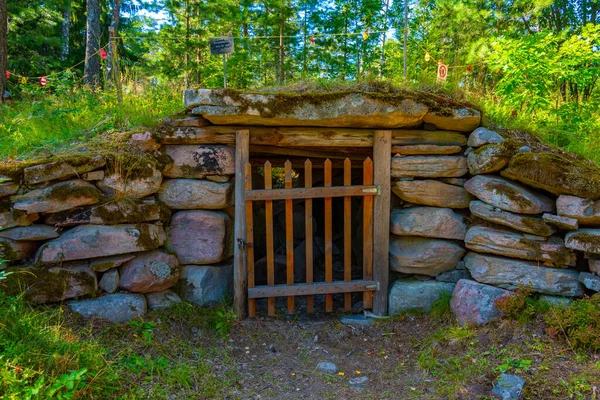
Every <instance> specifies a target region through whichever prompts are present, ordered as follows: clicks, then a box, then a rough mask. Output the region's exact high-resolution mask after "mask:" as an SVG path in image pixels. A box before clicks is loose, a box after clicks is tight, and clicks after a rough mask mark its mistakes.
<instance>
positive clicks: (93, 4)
mask: <svg viewBox="0 0 600 400" xmlns="http://www.w3.org/2000/svg"><path fill="white" fill-rule="evenodd" d="M100 13H101V9H100V2H99V0H87V24H86V41H85V66H84V68H83V84H84V85H89V86H90V87H91V88H92V89H95V88H96V87H98V85H99V84H100V54H98V51H99V50H100Z"/></svg>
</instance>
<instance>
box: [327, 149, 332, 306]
mask: <svg viewBox="0 0 600 400" xmlns="http://www.w3.org/2000/svg"><path fill="white" fill-rule="evenodd" d="M328 186H331V161H330V160H329V159H327V160H325V187H328ZM331 211H332V210H331V197H325V282H333V235H332V215H331V214H332V213H331ZM325 311H326V312H332V311H333V295H331V294H326V295H325Z"/></svg>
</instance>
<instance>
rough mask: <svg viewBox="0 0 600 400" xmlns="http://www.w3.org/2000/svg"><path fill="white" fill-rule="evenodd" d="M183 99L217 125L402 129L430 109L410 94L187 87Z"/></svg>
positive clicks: (196, 112) (410, 125)
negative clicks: (288, 91)
mask: <svg viewBox="0 0 600 400" xmlns="http://www.w3.org/2000/svg"><path fill="white" fill-rule="evenodd" d="M184 102H185V106H186V108H188V109H189V110H192V113H193V114H197V115H202V116H203V117H204V118H206V119H207V120H209V121H210V122H212V123H213V124H216V125H262V126H324V127H349V126H350V127H355V128H403V127H416V126H418V125H419V124H420V123H421V121H422V119H423V117H424V116H425V114H426V113H427V111H428V107H427V106H426V105H424V104H422V103H420V102H419V101H418V100H415V99H413V98H412V97H411V96H410V95H408V94H396V95H394V94H390V95H387V96H380V95H370V94H368V93H351V92H346V93H336V94H331V93H311V94H306V93H297V94H296V93H294V94H289V95H284V94H258V93H232V92H231V91H228V92H226V91H222V90H210V89H188V90H186V91H185V92H184ZM441 129H443V128H441Z"/></svg>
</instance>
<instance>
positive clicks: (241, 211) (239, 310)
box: [233, 129, 250, 319]
mask: <svg viewBox="0 0 600 400" xmlns="http://www.w3.org/2000/svg"><path fill="white" fill-rule="evenodd" d="M235 135H236V140H235V165H236V169H235V222H234V253H233V258H234V261H233V265H234V267H233V309H234V312H235V314H236V316H237V317H238V318H240V319H243V318H246V315H247V311H248V309H247V307H246V305H247V301H246V299H247V296H248V270H247V268H246V249H245V244H246V207H245V203H246V199H245V193H246V190H245V188H244V165H246V163H248V156H249V150H250V145H249V143H250V132H249V131H248V130H247V129H246V130H240V131H237V132H236V134H235Z"/></svg>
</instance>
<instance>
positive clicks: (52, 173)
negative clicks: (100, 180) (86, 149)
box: [23, 156, 106, 186]
mask: <svg viewBox="0 0 600 400" xmlns="http://www.w3.org/2000/svg"><path fill="white" fill-rule="evenodd" d="M105 165H106V159H105V158H104V157H102V156H96V157H90V158H88V159H83V160H78V161H77V162H73V161H62V160H61V161H54V162H51V163H46V164H38V165H34V166H31V167H27V168H25V169H24V170H23V178H24V181H25V183H26V184H27V185H29V186H32V185H36V184H38V183H42V182H48V181H54V180H57V179H64V178H71V177H73V176H78V175H81V174H83V173H85V172H90V171H93V170H95V169H98V168H102V167H104V166H105Z"/></svg>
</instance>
